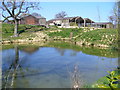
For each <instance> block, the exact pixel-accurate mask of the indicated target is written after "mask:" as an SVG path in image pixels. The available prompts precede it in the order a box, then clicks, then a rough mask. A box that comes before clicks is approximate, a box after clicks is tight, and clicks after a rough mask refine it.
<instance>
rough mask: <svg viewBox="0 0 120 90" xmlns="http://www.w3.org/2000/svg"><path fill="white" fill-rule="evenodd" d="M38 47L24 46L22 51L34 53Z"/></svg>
mask: <svg viewBox="0 0 120 90" xmlns="http://www.w3.org/2000/svg"><path fill="white" fill-rule="evenodd" d="M38 49H39V47H25V48H23V49H22V51H24V52H27V53H30V54H31V53H34V52H36V51H37V50H38Z"/></svg>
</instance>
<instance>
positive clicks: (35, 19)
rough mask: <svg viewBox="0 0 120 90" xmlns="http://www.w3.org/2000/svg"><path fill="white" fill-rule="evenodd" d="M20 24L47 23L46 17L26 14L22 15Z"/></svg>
mask: <svg viewBox="0 0 120 90" xmlns="http://www.w3.org/2000/svg"><path fill="white" fill-rule="evenodd" d="M19 24H27V25H43V26H45V25H46V18H44V17H42V16H35V15H32V14H31V15H24V16H22V17H20V19H19Z"/></svg>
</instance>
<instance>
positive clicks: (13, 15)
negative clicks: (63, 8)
mask: <svg viewBox="0 0 120 90" xmlns="http://www.w3.org/2000/svg"><path fill="white" fill-rule="evenodd" d="M38 4H39V3H38V2H26V1H25V0H2V3H1V5H0V9H2V17H3V18H4V20H3V22H4V21H6V20H8V21H9V20H10V19H12V20H13V21H14V24H15V27H14V37H18V21H19V18H20V15H21V14H23V13H29V10H30V9H39V5H38Z"/></svg>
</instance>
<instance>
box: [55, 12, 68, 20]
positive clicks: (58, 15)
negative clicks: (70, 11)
mask: <svg viewBox="0 0 120 90" xmlns="http://www.w3.org/2000/svg"><path fill="white" fill-rule="evenodd" d="M66 16H67V13H66V12H65V11H62V12H60V13H58V14H56V15H55V18H64V17H66Z"/></svg>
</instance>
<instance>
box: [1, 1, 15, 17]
mask: <svg viewBox="0 0 120 90" xmlns="http://www.w3.org/2000/svg"><path fill="white" fill-rule="evenodd" d="M2 5H3V6H4V7H5V9H6V10H7V12H8V13H9V14H10V15H11V16H12V17H13V15H12V13H11V12H10V10H9V9H8V8H7V6H6V5H5V3H4V1H3V2H2Z"/></svg>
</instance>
